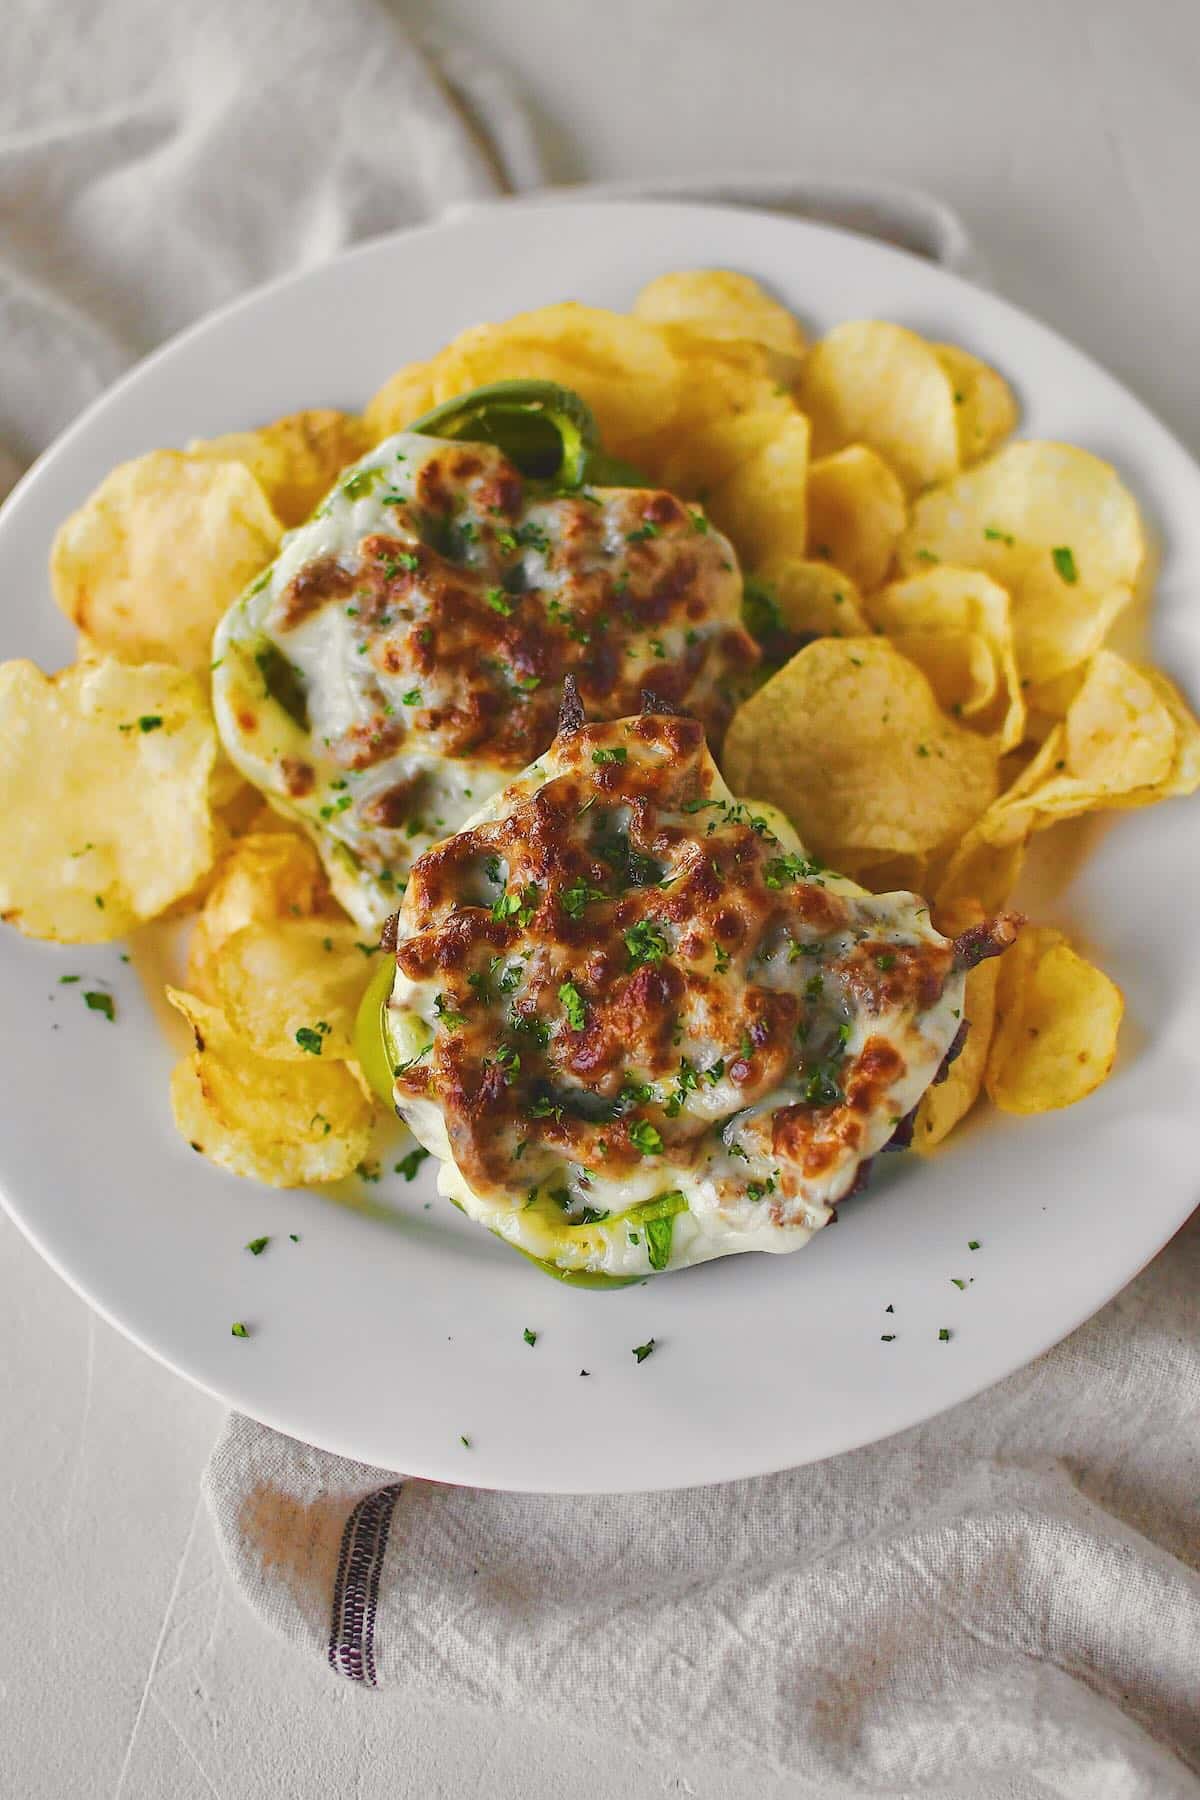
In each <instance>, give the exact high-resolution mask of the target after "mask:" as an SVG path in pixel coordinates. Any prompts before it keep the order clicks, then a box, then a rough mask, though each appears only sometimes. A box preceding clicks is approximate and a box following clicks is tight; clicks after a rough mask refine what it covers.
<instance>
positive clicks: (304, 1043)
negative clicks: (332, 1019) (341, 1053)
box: [296, 1019, 329, 1056]
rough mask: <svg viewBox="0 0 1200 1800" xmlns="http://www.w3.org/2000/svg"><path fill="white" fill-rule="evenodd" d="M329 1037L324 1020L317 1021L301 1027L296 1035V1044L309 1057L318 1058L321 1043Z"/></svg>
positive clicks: (327, 1027)
mask: <svg viewBox="0 0 1200 1800" xmlns="http://www.w3.org/2000/svg"><path fill="white" fill-rule="evenodd" d="M328 1036H329V1026H328V1025H327V1024H326V1023H325V1021H324V1019H318V1020H317V1022H316V1024H315V1026H314V1025H302V1026H301V1027H300V1029H299V1031H298V1032H297V1033H296V1042H297V1043H298V1044H299V1046H300V1048H301V1049H302V1050H307V1051H308V1054H309V1055H310V1056H320V1054H321V1041H322V1039H323V1038H327V1037H328Z"/></svg>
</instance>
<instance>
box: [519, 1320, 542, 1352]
mask: <svg viewBox="0 0 1200 1800" xmlns="http://www.w3.org/2000/svg"><path fill="white" fill-rule="evenodd" d="M521 1336H522V1337H523V1338H524V1339H525V1342H526V1343H527V1344H528V1345H529V1346H530V1348H532V1347H533V1345H534V1344H536V1343H537V1341H538V1334H537V1332H536V1331H530V1329H529V1327H528V1325H527V1326H526V1327H525V1329H524V1331H523V1332H522V1333H521Z"/></svg>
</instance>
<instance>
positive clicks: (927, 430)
mask: <svg viewBox="0 0 1200 1800" xmlns="http://www.w3.org/2000/svg"><path fill="white" fill-rule="evenodd" d="M796 397H797V399H798V400H799V402H800V405H801V407H802V408H803V410H804V411H805V412H806V413H807V414H808V416H809V419H810V420H811V422H812V441H813V454H814V456H816V457H824V456H828V455H830V453H831V452H833V451H835V450H843V449H845V448H846V446H847V445H849V444H865V445H866V446H867V448H868V449H870V450H874V451H876V452H877V453H878V454H879V455H880V456H881V457H883V459H884V461H885V462H886V463H887V464H888V465H889V466H890V467H891V468H892V469H893V470H894V471H895V473H896V474H897V475H898V476H899V477H900V480H901V482H902V483H903V484H904V487H905V488H906V489H907V491H908V492H909V493H916V492H918V490H919V489H921V488H923V487H928V486H929V484H930V483H931V482H937V481H948V480H949V479H950V477H951V476H952V475H954V474H955V473H956V472H957V470H958V467H959V450H958V408H957V407H956V406H955V404H954V383H953V381H952V379H951V377H950V375H949V374H948V373H947V371H946V369H945V367H944V366H943V364H942V363H941V361H940V360H939V358H938V355H937V352H936V351H935V350H934V348H933V346H932V344H927V343H926V342H925V340H924V338H920V337H918V336H917V334H916V332H914V331H906V330H905V329H904V327H903V326H902V325H888V324H885V323H883V322H882V321H880V320H877V319H859V320H856V321H854V322H853V323H851V324H847V325H837V326H835V327H834V329H833V330H832V331H831V332H829V333H828V335H827V336H825V337H823V338H822V339H821V340H820V342H819V343H817V344H814V346H813V348H812V349H811V350H810V351H809V354H808V357H807V359H806V361H805V363H804V366H803V368H802V369H801V371H800V379H799V381H798V383H797V386H796Z"/></svg>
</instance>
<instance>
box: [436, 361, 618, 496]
mask: <svg viewBox="0 0 1200 1800" xmlns="http://www.w3.org/2000/svg"><path fill="white" fill-rule="evenodd" d="M408 429H409V430H410V431H415V432H417V433H418V434H419V435H420V436H422V437H440V438H453V439H454V440H456V441H458V442H466V443H476V444H494V445H495V446H496V448H497V449H498V450H503V452H504V454H505V455H506V456H507V457H508V458H509V460H510V461H512V462H514V463H515V464H516V466H517V468H518V469H519V470H520V471H521V473H522V475H525V476H527V477H528V478H529V479H530V480H533V481H542V482H546V483H547V484H548V485H550V486H552V487H560V488H577V487H582V486H583V485H584V483H585V482H594V483H597V484H598V485H601V486H607V487H626V486H644V485H645V484H644V482H643V480H642V478H641V476H640V475H639V474H638V473H637V471H636V469H632V468H630V466H629V464H628V463H623V462H620V461H618V460H617V459H616V458H615V457H611V456H606V455H605V454H604V451H603V450H602V448H601V445H600V433H599V430H598V428H597V426H596V421H595V419H594V417H593V416H592V412H591V409H590V407H589V406H588V405H587V403H586V402H585V401H584V400H582V399H581V398H580V396H579V395H578V394H576V393H575V392H573V390H572V389H571V388H565V387H559V385H558V383H557V382H554V381H533V380H525V381H492V382H489V383H488V385H487V386H486V387H479V388H472V389H471V391H470V393H467V394H459V395H456V397H455V398H454V399H453V400H446V401H444V402H443V404H442V405H441V406H435V407H434V408H433V411H432V412H427V413H423V414H422V415H421V417H420V418H419V419H416V420H414V421H413V423H412V424H411V425H410V426H409V427H408Z"/></svg>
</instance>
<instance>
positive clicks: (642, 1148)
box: [629, 1119, 663, 1156]
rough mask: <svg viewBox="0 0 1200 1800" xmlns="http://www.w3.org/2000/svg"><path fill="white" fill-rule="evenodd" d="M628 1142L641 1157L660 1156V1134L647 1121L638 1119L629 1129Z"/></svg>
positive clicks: (661, 1144)
mask: <svg viewBox="0 0 1200 1800" xmlns="http://www.w3.org/2000/svg"><path fill="white" fill-rule="evenodd" d="M629 1141H630V1143H631V1144H632V1145H633V1147H634V1149H635V1150H637V1151H639V1152H640V1153H641V1154H642V1155H643V1156H661V1155H662V1147H663V1141H662V1132H661V1131H659V1129H658V1127H657V1126H656V1125H651V1123H650V1121H649V1119H638V1120H636V1121H635V1122H634V1123H633V1124H632V1125H631V1126H630V1127H629Z"/></svg>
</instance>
